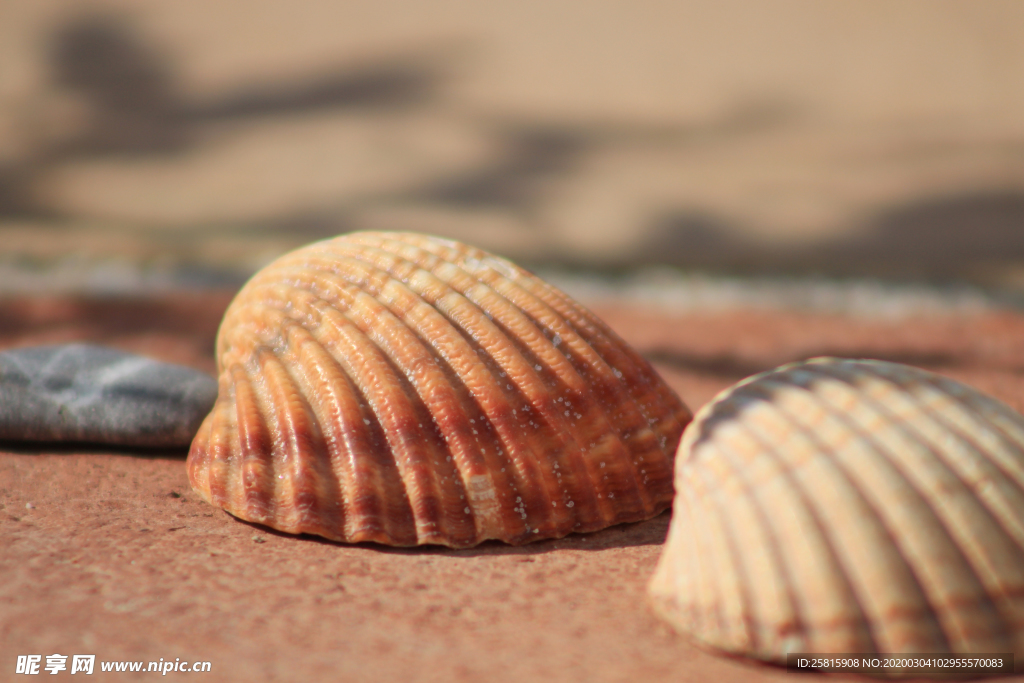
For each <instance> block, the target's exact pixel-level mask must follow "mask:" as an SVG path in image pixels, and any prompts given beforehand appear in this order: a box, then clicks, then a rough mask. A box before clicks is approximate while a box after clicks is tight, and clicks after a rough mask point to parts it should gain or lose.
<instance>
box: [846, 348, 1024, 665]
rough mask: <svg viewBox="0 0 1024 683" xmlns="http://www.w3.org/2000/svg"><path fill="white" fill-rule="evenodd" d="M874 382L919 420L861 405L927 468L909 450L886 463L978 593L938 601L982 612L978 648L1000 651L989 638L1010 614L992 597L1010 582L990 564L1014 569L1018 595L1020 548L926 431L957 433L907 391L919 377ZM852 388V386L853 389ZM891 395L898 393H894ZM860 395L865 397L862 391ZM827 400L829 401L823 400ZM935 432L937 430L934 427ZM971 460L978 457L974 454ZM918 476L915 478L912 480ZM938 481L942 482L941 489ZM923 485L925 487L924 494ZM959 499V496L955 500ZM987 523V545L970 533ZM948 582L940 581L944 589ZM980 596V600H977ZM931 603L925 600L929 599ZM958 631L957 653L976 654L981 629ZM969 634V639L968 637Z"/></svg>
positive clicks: (883, 376) (1002, 629)
mask: <svg viewBox="0 0 1024 683" xmlns="http://www.w3.org/2000/svg"><path fill="white" fill-rule="evenodd" d="M837 374H844V375H845V377H843V379H844V381H847V383H849V379H850V377H849V375H848V374H846V372H845V371H844V370H839V369H838V368H837ZM874 379H875V380H876V381H877V382H879V383H880V384H882V385H885V386H886V387H888V390H889V392H890V393H892V394H893V395H894V396H896V397H898V398H893V399H891V401H897V400H901V399H902V400H905V401H906V402H907V403H909V404H910V407H911V408H913V409H915V410H916V416H918V417H919V419H916V420H914V421H913V422H911V421H910V420H901V419H899V418H898V417H896V416H895V414H893V413H892V412H891V411H890V410H889V409H888V408H887V407H886V406H884V405H882V404H881V403H879V402H878V401H875V400H873V399H872V398H871V396H870V395H864V396H863V398H862V400H863V401H864V402H865V403H868V404H870V405H872V407H874V408H875V410H877V411H878V412H879V413H880V414H886V415H887V417H888V418H889V420H890V422H891V423H892V424H895V425H897V426H898V427H899V428H900V430H901V431H903V432H905V433H906V438H907V439H908V440H909V441H910V442H911V443H916V444H920V445H921V446H922V447H923V449H924V450H923V451H922V452H923V453H926V454H927V455H928V456H930V461H929V462H930V464H931V465H932V466H931V467H925V466H923V465H922V466H918V467H913V466H912V463H910V462H908V461H907V460H906V457H905V456H901V454H906V453H908V452H909V451H901V452H900V453H895V452H891V451H889V452H890V453H891V455H890V456H889V458H890V460H891V461H893V464H894V466H895V467H896V468H897V469H898V470H899V471H900V472H901V474H902V476H903V477H904V478H905V479H906V480H907V481H908V482H910V483H911V485H912V486H913V487H914V488H915V490H917V491H918V492H919V493H920V495H921V497H922V500H923V501H924V503H925V505H926V506H927V507H928V509H929V510H930V511H931V513H932V515H933V516H934V518H935V520H936V523H937V525H938V527H939V528H940V529H941V530H942V531H943V532H944V534H945V535H946V538H947V539H948V541H949V543H951V544H952V547H953V548H954V549H955V550H956V551H957V552H958V553H959V555H960V561H961V562H962V564H963V566H964V567H966V568H968V569H969V570H970V573H971V577H972V578H973V579H974V582H975V583H976V590H974V591H973V593H974V594H973V595H969V596H962V597H959V599H958V598H957V597H956V596H949V595H943V596H941V598H942V602H943V604H944V605H949V606H966V605H977V606H978V607H979V608H982V609H981V611H980V612H977V613H975V615H974V616H973V620H977V619H982V618H987V621H988V622H989V623H988V624H986V625H987V626H988V631H989V632H990V633H991V634H993V635H985V634H981V637H982V638H984V640H983V641H982V643H981V644H980V647H981V649H982V650H993V651H995V650H997V649H999V648H1000V647H1004V645H1005V644H1004V643H996V644H994V645H993V644H992V641H991V638H992V637H996V638H998V637H999V636H998V635H995V634H999V633H1006V632H1008V629H1007V625H1008V623H1009V622H1008V620H1009V621H1012V620H1013V615H1012V614H1008V613H1007V609H1009V605H1007V604H1005V603H1002V604H1001V603H1000V602H998V601H996V600H994V599H993V598H992V596H993V593H994V592H995V591H1002V590H1005V588H1006V586H1004V585H1001V583H1002V581H1000V580H999V578H998V577H1003V578H1004V579H1009V578H1011V577H1010V576H1009V575H1008V574H1007V572H1006V571H1005V568H1004V570H1003V571H1000V568H999V567H998V566H996V565H994V564H993V563H998V562H1000V560H1002V564H1004V565H1006V566H1008V567H1012V568H1014V569H1016V574H1017V575H1016V576H1015V577H1012V578H1013V579H1015V580H1016V584H1017V589H1018V590H1019V591H1020V590H1022V589H1024V581H1022V580H1021V571H1020V569H1019V567H1021V566H1022V564H1024V563H1022V560H1024V555H1022V553H1021V549H1020V548H1019V547H1018V546H1017V545H1016V544H1015V543H1014V541H1013V538H1012V536H1011V535H1010V533H1009V531H1008V530H1007V529H1006V528H1005V527H1004V526H1003V525H1002V523H1001V522H1000V520H999V518H998V517H997V516H996V515H994V514H993V512H992V511H991V510H990V509H989V508H988V507H987V506H986V505H984V502H983V501H982V499H981V498H979V497H978V496H977V495H974V494H975V493H976V491H975V489H974V487H972V486H971V484H970V483H969V482H968V481H966V480H965V479H964V477H963V476H962V475H961V472H960V471H958V468H957V467H956V466H955V465H954V464H953V461H955V460H956V458H951V457H949V455H948V454H947V453H946V451H947V450H948V446H946V445H943V444H937V443H936V442H935V441H934V439H933V438H931V437H930V436H929V434H928V429H927V427H928V426H929V423H928V421H931V423H932V424H933V425H938V426H945V427H946V431H947V432H948V433H954V434H955V433H956V430H955V429H953V428H950V427H949V426H948V424H946V423H945V422H944V421H942V420H941V418H940V413H939V412H938V411H936V410H935V409H934V407H933V406H931V405H930V404H928V403H926V402H925V401H924V400H923V399H922V397H921V396H919V395H918V394H917V393H916V392H915V391H914V390H913V389H909V388H907V386H906V385H907V384H912V385H914V386H918V385H919V384H920V378H919V377H918V376H917V375H916V374H913V373H909V372H908V373H904V375H903V376H900V377H899V378H898V379H893V377H892V376H890V375H889V374H888V373H878V374H874ZM851 386H852V385H851ZM893 390H899V391H898V393H895V392H894V391H893ZM860 393H862V394H864V392H860ZM826 400H827V399H826ZM932 429H933V430H934V429H935V428H934V427H932ZM880 451H883V452H886V451H888V449H887V448H884V447H881V443H880ZM972 455H975V456H977V453H974V454H972ZM977 459H978V460H985V459H984V458H981V457H980V456H977ZM938 468H941V470H942V474H943V475H946V476H945V477H932V478H933V479H934V480H935V481H934V482H933V483H932V484H928V483H927V481H926V480H925V473H929V472H933V471H935V470H936V469H938ZM915 474H916V476H915ZM942 479H945V480H946V483H945V484H944V483H943V481H942ZM950 484H952V485H953V486H954V487H956V489H957V490H956V491H950V490H949V488H950ZM922 486H927V487H928V488H926V489H922V488H921V487H922ZM955 494H958V495H955ZM978 515H981V516H982V517H983V518H984V519H983V520H979V519H977V516H978ZM985 523H988V525H990V526H991V527H992V528H994V529H996V530H998V531H1000V532H1002V533H1001V538H1000V537H992V536H988V537H986V539H985V543H984V544H982V543H980V540H979V538H978V537H977V536H976V534H975V533H974V530H975V529H976V528H978V526H979V524H985ZM1007 553H1010V554H1012V555H1013V558H1012V559H1009V560H1007V559H1005V555H1006V554H1007ZM945 583H946V582H942V585H945ZM979 594H980V597H978V595H979ZM934 599H935V598H933V597H929V600H934ZM946 612H949V613H950V614H958V615H959V614H961V612H962V610H948V609H947V610H940V614H944V613H946ZM993 621H994V622H996V625H995V627H992V625H991V622H993ZM960 630H961V631H962V632H963V633H964V635H963V638H964V640H963V641H962V643H963V646H962V647H960V648H958V650H962V649H972V647H973V649H977V646H972V645H971V643H972V642H977V639H978V635H976V634H978V632H979V626H978V625H977V624H976V623H974V621H972V622H970V623H965V624H963V625H962V626H961V628H960ZM968 634H971V635H970V636H969V635H968Z"/></svg>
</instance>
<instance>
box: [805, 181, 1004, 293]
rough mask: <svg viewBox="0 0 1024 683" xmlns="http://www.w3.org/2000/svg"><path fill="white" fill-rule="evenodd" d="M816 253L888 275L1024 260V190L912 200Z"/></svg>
mask: <svg viewBox="0 0 1024 683" xmlns="http://www.w3.org/2000/svg"><path fill="white" fill-rule="evenodd" d="M809 256H810V257H812V258H816V259H824V260H826V261H827V262H828V263H829V264H830V266H831V268H832V269H834V270H836V271H839V272H843V271H848V270H851V269H852V270H860V269H868V270H877V271H879V272H880V273H881V274H887V275H914V276H918V275H923V276H928V277H943V276H947V275H979V274H980V272H979V271H982V270H983V269H985V268H987V267H993V266H1006V265H1010V264H1014V263H1022V262H1024V193H1021V192H980V193H974V194H963V195H960V196H940V197H934V198H928V199H924V200H920V201H916V202H909V203H907V204H904V205H902V206H898V207H895V208H893V209H890V210H888V211H885V212H883V213H881V214H880V215H879V216H878V217H877V218H876V219H875V220H874V221H873V224H872V225H871V227H870V228H869V229H868V230H867V231H865V232H864V233H862V234H861V235H859V236H855V237H852V238H850V239H848V240H844V241H842V242H838V243H834V244H830V245H828V246H826V247H825V248H823V249H820V250H818V253H816V254H815V253H813V252H812V253H811V254H809Z"/></svg>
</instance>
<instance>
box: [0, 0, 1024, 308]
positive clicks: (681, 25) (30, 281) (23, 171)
mask: <svg viewBox="0 0 1024 683" xmlns="http://www.w3.org/2000/svg"><path fill="white" fill-rule="evenodd" d="M363 229H394V230H417V231H424V232H431V233H435V234H440V235H445V236H450V237H453V238H457V239H460V240H464V241H468V242H471V243H473V244H476V245H478V246H481V247H484V248H487V249H490V250H493V251H496V252H498V253H501V254H503V255H506V256H509V257H511V258H513V259H516V260H519V261H521V262H523V263H524V264H526V265H530V266H533V267H539V268H542V269H543V268H553V267H557V268H561V269H571V270H574V271H577V272H578V271H584V272H591V273H598V274H610V275H614V276H615V277H621V275H622V274H623V273H636V272H646V271H645V269H651V268H657V269H660V270H658V272H660V273H662V274H664V273H683V274H693V273H698V274H708V275H710V276H723V277H733V276H741V277H755V278H765V277H767V278H775V277H782V278H789V277H818V278H834V279H840V280H842V279H865V278H867V279H879V280H881V281H883V282H894V281H898V282H907V281H911V282H924V283H936V282H941V283H951V282H952V283H968V284H973V285H980V286H983V287H985V288H990V289H997V290H1002V291H1024V4H1022V3H1020V2H1013V1H1007V2H993V1H986V0H981V1H975V2H970V3H966V2H956V1H954V2H947V1H942V0H927V1H901V2H890V1H871V0H855V1H848V0H841V1H833V2H827V3H823V2H820V1H814V0H806V1H804V0H772V1H771V2H767V1H765V2H760V1H758V2H732V1H722V0H714V1H712V0H701V1H695V2H670V1H669V0H651V1H643V0H634V1H632V2H622V1H621V0H620V1H615V0H588V1H587V2H578V1H577V2H564V1H560V0H543V1H541V0H519V1H517V2H504V3H496V2H469V1H468V0H467V1H465V2H462V1H459V2H456V1H452V0H436V1H435V2H430V3H420V2H409V1H405V2H399V1H394V0H373V1H372V2H369V1H353V0H346V1H345V2H337V1H334V0H332V1H326V0H325V1H322V2H314V1H311V0H310V1H307V2H302V3H285V2H262V1H258V0H175V1H174V2H170V1H166V2H156V1H149V2H147V1H141V0H120V1H114V0H110V1H99V0H5V2H4V3H3V5H2V6H0V292H11V291H19V292H32V291H45V290H52V289H62V288H63V289H90V290H101V291H107V290H110V291H120V290H124V291H129V290H130V291H139V290H140V289H145V288H157V289H159V288H175V287H185V288H206V287H234V286H237V284H239V283H240V282H242V281H243V280H244V278H245V277H246V276H247V275H249V274H250V273H251V272H252V271H253V270H255V269H256V268H258V267H260V266H261V265H263V264H265V263H267V262H268V261H269V260H271V259H272V258H274V257H275V256H277V255H279V254H280V253H282V252H283V251H286V250H288V249H291V248H293V247H295V246H298V245H301V244H304V243H307V242H310V241H313V240H316V239H321V238H325V237H330V236H333V235H336V234H338V233H341V232H345V231H350V230H363Z"/></svg>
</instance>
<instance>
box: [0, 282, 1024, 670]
mask: <svg viewBox="0 0 1024 683" xmlns="http://www.w3.org/2000/svg"><path fill="white" fill-rule="evenodd" d="M228 298H229V295H226V294H225V295H202V296H192V297H167V298H163V299H157V300H148V301H140V300H121V301H118V302H113V301H90V300H73V299H67V298H52V299H23V300H9V301H6V302H2V303H0V347H11V346H22V345H28V344H38V343H51V342H63V341H71V340H91V341H97V342H102V343H106V344H110V345H113V346H118V347H121V348H125V349H129V350H133V351H137V352H142V353H147V354H149V355H152V356H155V357H159V358H162V359H166V360H171V361H176V362H181V363H186V364H189V365H193V366H195V367H197V368H200V369H203V370H206V371H212V370H213V357H212V345H213V337H214V334H215V331H216V325H217V322H218V321H219V318H220V315H221V312H222V311H223V308H224V306H225V305H226V303H227V301H228ZM597 310H598V313H599V314H601V315H602V316H604V317H605V319H606V320H608V321H609V322H610V323H611V324H612V326H613V327H615V328H616V329H617V330H619V331H620V332H621V333H622V334H623V336H625V337H626V338H627V340H628V341H630V342H631V343H633V344H634V345H635V346H637V347H638V348H639V349H640V350H642V351H643V352H644V353H645V354H647V355H648V357H650V358H652V359H653V360H654V361H655V362H656V365H657V367H658V369H659V370H660V371H661V372H662V373H663V374H664V376H665V377H666V378H667V379H668V381H669V382H670V383H671V384H672V386H673V387H674V388H675V389H676V390H677V391H678V392H679V394H680V395H681V396H682V397H683V398H684V400H685V401H686V402H687V403H688V404H689V405H690V406H691V407H692V408H694V409H697V408H699V407H700V406H701V405H702V404H704V403H705V402H706V401H707V400H709V399H710V398H711V397H712V396H713V395H714V393H715V392H717V391H718V390H720V389H722V388H724V387H726V386H728V385H730V384H731V383H733V382H735V381H736V380H739V379H741V378H743V377H745V376H747V375H749V374H751V373H753V372H756V371H759V370H763V369H768V368H770V367H773V366H775V365H777V364H779V363H782V362H785V361H790V360H796V359H799V358H805V357H809V356H814V355H822V354H835V355H844V356H855V357H875V358H885V359H890V360H896V361H901V362H906V363H910V364H913V365H918V366H922V367H925V368H928V369H932V370H936V371H939V372H943V373H946V374H949V375H951V376H953V377H956V378H957V379H960V380H963V381H966V382H968V383H970V384H972V385H974V386H976V387H978V388H979V389H981V390H983V391H986V392H989V393H992V394H994V395H995V396H997V397H999V398H1001V399H1002V400H1004V401H1006V402H1008V403H1009V404H1010V405H1012V406H1014V407H1015V408H1017V409H1022V408H1024V387H1022V385H1021V382H1020V378H1021V374H1022V373H1024V315H1019V314H1013V313H999V314H993V313H985V314H979V315H976V316H970V317H963V316H960V317H953V316H943V317H931V318H921V319H905V320H900V321H881V320H871V319H851V318H843V317H829V316H823V315H810V314H794V313H776V314H769V313H763V312H761V313H753V312H749V313H735V312H733V313H729V314H710V313H707V314H686V315H676V316H674V317H673V316H667V315H665V314H663V313H658V312H656V311H650V312H642V311H625V310H621V309H620V310H612V309H601V308H598V309H597ZM668 523H669V514H668V513H666V514H663V515H661V516H659V517H657V518H655V519H652V520H649V521H647V522H642V523H638V524H631V525H625V526H620V527H615V528H612V529H608V530H605V531H602V532H599V533H595V534H591V535H585V536H579V535H577V536H571V537H569V538H565V539H562V540H557V541H545V542H539V543H536V544H533V545H529V546H526V547H521V548H512V547H508V546H505V545H500V544H496V543H487V544H484V545H483V546H480V547H478V548H475V549H472V550H462V551H452V550H444V549H438V548H424V549H413V550H405V549H403V550H398V549H392V548H385V547H379V546H374V545H369V544H367V545H357V546H344V545H338V544H334V543H329V542H325V541H321V540H319V539H316V538H310V537H298V538H296V537H291V536H286V535H283V534H278V533H276V532H273V531H270V530H267V529H264V528H261V527H257V526H254V525H251V524H247V523H243V522H240V521H238V520H236V519H234V518H232V517H230V516H229V515H227V514H226V513H224V512H221V511H219V510H217V509H214V508H212V507H210V506H208V505H207V504H205V503H203V502H202V501H201V500H199V499H198V497H197V496H196V495H194V494H193V493H192V492H191V490H190V488H189V484H188V481H187V479H186V476H185V468H184V454H183V453H158V454H152V453H151V454H142V453H137V452H127V451H124V452H116V453H114V452H109V451H107V450H104V449H94V450H92V451H89V452H83V451H82V450H81V449H63V450H62V449H55V448H27V447H14V446H7V447H6V451H5V452H2V453H0V549H2V550H0V671H2V672H4V675H3V676H0V677H2V678H4V679H5V680H7V679H8V677H9V676H10V677H12V678H13V677H14V676H13V671H14V668H15V662H16V659H17V656H18V655H22V654H39V655H43V657H44V658H43V664H44V665H45V662H46V660H45V656H46V655H50V654H55V653H56V654H63V655H73V654H95V655H96V657H97V662H100V661H111V660H133V661H146V662H149V661H158V660H159V659H160V658H163V659H164V660H165V661H166V660H172V661H173V660H175V659H178V658H180V659H181V660H184V661H193V660H203V661H209V662H211V665H212V671H211V672H210V673H209V674H205V675H203V676H201V679H202V680H204V681H244V680H256V681H258V680H273V681H299V680H303V681H309V680H358V681H413V680H415V681H433V680H438V681H488V682H499V681H510V682H511V681H516V682H517V683H521V682H522V681H584V680H585V681H626V680H643V681H663V680H664V681H703V680H715V681H718V682H719V683H731V682H733V681H741V680H742V681H758V680H764V681H767V680H781V679H789V678H792V679H793V680H799V681H806V680H810V679H808V678H806V677H803V678H796V677H795V676H796V675H795V674H787V673H786V672H785V671H783V670H780V669H776V668H771V667H764V666H758V665H753V664H750V663H746V662H743V661H737V660H730V659H726V658H722V657H718V656H714V655H712V654H708V653H706V652H703V651H700V650H698V649H696V648H695V647H694V646H692V645H691V644H689V643H687V642H686V641H685V640H683V639H682V638H679V637H677V636H676V635H674V634H673V633H672V632H671V630H670V629H669V628H667V627H666V626H664V625H663V624H661V623H660V622H659V621H657V620H656V619H655V618H654V617H653V616H652V614H651V612H650V611H649V609H648V608H647V606H646V602H645V587H646V583H647V581H648V579H649V577H650V575H651V573H652V571H653V569H654V565H655V563H656V561H657V559H658V555H659V552H660V549H661V543H662V541H663V540H664V537H665V533H666V530H667V528H668ZM1018 654H1019V655H1021V656H1024V653H1018ZM69 663H70V659H69ZM98 669H99V664H98V663H97V673H96V674H95V675H96V676H97V679H99V680H103V679H104V678H105V677H109V678H110V679H116V680H124V681H128V680H135V679H136V678H138V679H147V675H146V674H128V673H121V674H106V675H104V674H101V673H100V672H99V671H98ZM43 674H44V675H46V672H45V671H44V672H43ZM61 675H64V676H66V675H69V672H68V671H65V672H63V673H62V674H61ZM152 675H153V674H149V675H148V678H152ZM187 677H188V675H187V674H181V673H178V674H174V673H171V674H168V678H169V679H173V678H187ZM19 678H20V677H19ZM199 678H200V677H197V678H196V679H195V680H199ZM91 680H96V679H91ZM838 680H846V679H845V678H843V677H838ZM850 680H853V679H850ZM1017 680H1024V679H1020V678H1018V679H1017Z"/></svg>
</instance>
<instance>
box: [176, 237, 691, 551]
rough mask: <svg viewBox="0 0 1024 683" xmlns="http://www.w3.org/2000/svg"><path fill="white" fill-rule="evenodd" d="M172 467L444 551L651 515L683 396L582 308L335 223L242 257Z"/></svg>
mask: <svg viewBox="0 0 1024 683" xmlns="http://www.w3.org/2000/svg"><path fill="white" fill-rule="evenodd" d="M217 360H218V371H219V375H220V387H219V396H218V399H217V404H216V405H215V407H214V409H213V411H212V412H211V413H210V415H209V416H208V417H207V418H206V421H205V422H204V423H203V425H202V427H201V428H200V430H199V433H198V434H197V436H196V438H195V441H194V442H193V443H192V449H191V452H190V453H189V457H188V474H189V480H190V481H191V482H192V486H193V487H194V488H195V490H196V491H197V492H198V493H199V494H200V495H201V496H202V497H203V498H204V499H206V500H207V501H209V502H210V503H212V504H214V505H218V506H221V507H223V508H224V509H226V510H227V511H228V512H230V513H231V514H233V515H235V516H237V517H240V518H242V519H245V520H249V521H252V522H258V523H260V524H265V525H267V526H270V527H273V528H275V529H279V530H281V531H287V532H290V533H311V534H318V535H320V536H325V537H327V538H330V539H334V540H338V541H345V542H353V543H354V542H359V541H375V542H378V543H386V544H390V545H399V546H411V545H417V544H422V543H436V544H441V545H446V546H451V547H456V548H464V547H468V546H472V545H475V544H477V543H480V542H481V541H485V540H487V539H498V540H501V541H505V542H507V543H515V544H518V543H526V542H529V541H533V540H536V539H541V538H557V537H561V536H564V535H566V534H569V533H571V532H574V531H594V530H597V529H601V528H604V527H607V526H609V525H612V524H617V523H620V522H632V521H638V520H642V519H647V518H649V517H652V516H654V515H656V514H658V513H659V512H661V511H662V510H664V509H665V508H667V507H668V506H669V504H670V503H671V500H672V457H673V454H674V452H675V448H676V446H677V444H678V441H679V438H680V434H681V432H682V429H683V427H684V426H685V424H686V423H687V422H688V421H689V419H690V414H689V412H688V411H687V409H686V407H685V406H684V405H683V404H682V402H680V400H679V399H678V398H677V397H676V396H675V394H674V393H673V392H672V390H671V389H669V388H668V386H667V385H665V383H664V382H663V381H662V380H661V379H660V378H659V377H658V376H657V375H656V374H655V372H654V371H653V370H652V368H651V366H650V365H649V364H648V363H647V362H646V361H645V360H643V359H642V358H641V357H640V356H639V355H637V353H636V352H634V351H633V350H631V349H630V348H629V347H628V346H627V345H626V344H625V343H624V342H623V341H622V340H621V339H619V338H618V337H617V336H616V335H615V334H614V333H613V332H612V331H611V330H609V329H608V327H607V326H606V325H604V324H603V323H602V322H601V321H600V320H598V319H597V318H596V317H595V316H594V315H593V314H591V313H590V312H588V311H586V310H585V309H584V308H583V307H581V306H580V305H579V304H577V303H575V302H574V301H572V300H571V299H570V298H569V297H567V296H566V295H565V294H563V293H562V292H560V291H558V290H557V289H555V288H553V287H551V286H550V285H547V284H545V283H544V282H543V281H541V280H540V279H538V278H537V277H535V276H533V275H531V274H530V273H528V272H526V271H524V270H522V269H520V268H518V267H516V266H515V265H513V264H512V263H510V262H508V261H506V260H504V259H501V258H498V257H495V256H492V255H491V254H488V253H486V252H484V251H481V250H479V249H475V248H473V247H469V246H466V245H464V244H460V243H457V242H453V241H450V240H444V239H439V238H434V237H427V236H423V235H416V234H391V233H354V234H349V235H344V236H342V237H338V238H336V239H332V240H327V241H324V242H318V243H316V244H312V245H309V246H307V247H304V248H302V249H299V250H297V251H295V252H292V253H290V254H287V255H285V256H283V257H281V258H280V259H278V260H277V261H275V262H274V263H272V264H271V265H270V266H268V267H267V268H265V269H264V270H262V271H260V272H259V273H257V274H256V275H255V276H254V277H253V278H252V280H250V281H249V283H247V284H246V286H245V287H244V288H243V289H242V290H241V291H240V292H239V294H238V296H237V297H235V300H234V301H233V302H232V304H231V306H230V307H229V308H228V310H227V313H226V314H225V316H224V321H223V322H222V324H221V328H220V331H219V333H218V338H217Z"/></svg>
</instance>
